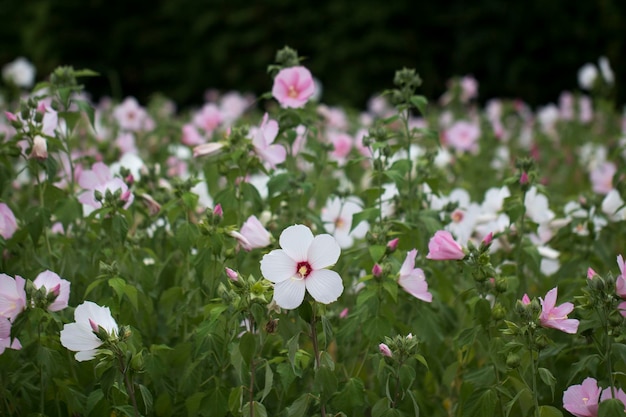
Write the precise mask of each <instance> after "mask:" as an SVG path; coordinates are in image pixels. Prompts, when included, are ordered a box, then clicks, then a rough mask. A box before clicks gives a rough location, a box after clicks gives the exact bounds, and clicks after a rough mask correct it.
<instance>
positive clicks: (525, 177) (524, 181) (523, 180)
mask: <svg viewBox="0 0 626 417" xmlns="http://www.w3.org/2000/svg"><path fill="white" fill-rule="evenodd" d="M519 183H520V184H522V185H526V184H528V173H527V172H526V171H524V172H522V175H521V176H520V177H519Z"/></svg>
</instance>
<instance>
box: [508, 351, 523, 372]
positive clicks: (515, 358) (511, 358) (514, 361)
mask: <svg viewBox="0 0 626 417" xmlns="http://www.w3.org/2000/svg"><path fill="white" fill-rule="evenodd" d="M521 361H522V359H521V358H520V356H519V355H518V354H517V353H513V352H511V353H509V354H508V356H507V357H506V366H507V367H509V368H511V369H516V368H517V367H518V366H519V365H520V363H521Z"/></svg>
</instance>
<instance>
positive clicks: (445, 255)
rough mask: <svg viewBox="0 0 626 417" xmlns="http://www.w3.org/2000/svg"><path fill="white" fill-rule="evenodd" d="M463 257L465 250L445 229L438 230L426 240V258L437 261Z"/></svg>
mask: <svg viewBox="0 0 626 417" xmlns="http://www.w3.org/2000/svg"><path fill="white" fill-rule="evenodd" d="M463 258H465V252H463V248H462V247H461V245H459V244H458V243H457V242H456V241H455V240H454V238H453V237H452V234H450V232H448V231H446V230H439V231H437V232H436V233H435V235H434V236H433V237H432V238H430V241H429V242H428V255H426V259H434V260H437V261H446V260H460V259H463Z"/></svg>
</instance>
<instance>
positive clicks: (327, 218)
mask: <svg viewBox="0 0 626 417" xmlns="http://www.w3.org/2000/svg"><path fill="white" fill-rule="evenodd" d="M355 200H356V199H355ZM361 211H363V209H362V208H361V205H360V201H358V200H357V201H352V200H347V201H344V202H342V201H341V199H340V198H338V197H332V198H330V199H329V200H328V201H327V202H326V206H325V207H324V208H323V209H322V221H323V222H324V223H325V225H326V226H325V227H326V231H327V232H328V233H331V234H332V235H333V236H334V237H335V239H337V243H339V246H340V247H341V248H342V249H346V248H349V247H351V246H352V245H353V244H354V239H361V238H364V237H365V235H366V234H367V231H368V230H369V224H368V223H367V222H363V221H362V222H360V223H359V224H358V225H357V226H356V227H355V228H354V230H352V231H350V229H351V228H352V216H353V215H354V214H355V213H359V212H361Z"/></svg>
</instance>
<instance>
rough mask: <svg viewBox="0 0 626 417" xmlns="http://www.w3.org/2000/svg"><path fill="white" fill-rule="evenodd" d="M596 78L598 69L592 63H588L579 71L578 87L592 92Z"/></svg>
mask: <svg viewBox="0 0 626 417" xmlns="http://www.w3.org/2000/svg"><path fill="white" fill-rule="evenodd" d="M596 78H598V69H597V68H596V66H595V65H593V64H592V63H587V64H585V65H583V66H582V67H581V68H580V69H579V70H578V85H579V86H580V88H582V89H584V90H591V88H592V87H593V84H594V83H595V82H596Z"/></svg>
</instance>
